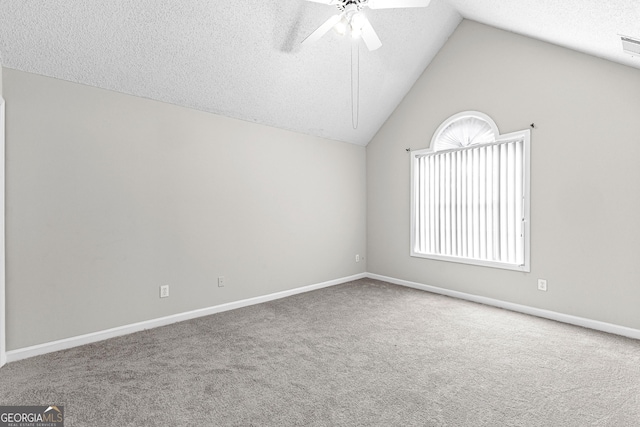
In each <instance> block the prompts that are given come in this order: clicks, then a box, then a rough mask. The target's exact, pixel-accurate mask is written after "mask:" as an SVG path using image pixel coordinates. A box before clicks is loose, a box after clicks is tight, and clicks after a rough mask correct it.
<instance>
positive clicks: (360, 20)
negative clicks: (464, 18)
mask: <svg viewBox="0 0 640 427" xmlns="http://www.w3.org/2000/svg"><path fill="white" fill-rule="evenodd" d="M307 1H312V2H315V3H322V4H326V5H330V6H336V7H337V8H338V10H339V11H340V13H339V14H337V15H334V16H332V17H331V18H329V19H328V20H327V21H325V23H324V24H322V25H321V26H320V27H318V29H317V30H315V31H314V32H313V33H311V34H310V35H309V36H308V37H307V38H306V39H304V40H303V41H302V44H303V45H307V44H310V43H313V42H315V41H317V40H319V39H320V38H321V37H322V36H324V35H325V34H326V33H327V32H328V31H329V30H330V29H331V28H335V29H336V31H337V32H338V33H340V34H344V33H346V31H347V30H348V29H349V30H351V35H352V36H353V38H359V37H362V40H363V41H364V44H365V45H366V46H367V48H368V49H369V50H376V49H378V48H379V47H380V46H382V42H381V41H380V38H379V37H378V35H377V34H376V32H375V30H374V29H373V27H372V26H371V23H370V22H369V20H368V19H367V17H366V16H365V15H364V14H363V13H362V12H361V10H362V9H364V8H369V9H400V8H407V7H427V6H428V5H429V3H430V2H431V0H307Z"/></svg>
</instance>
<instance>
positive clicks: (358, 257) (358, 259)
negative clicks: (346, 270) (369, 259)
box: [356, 254, 360, 262]
mask: <svg viewBox="0 0 640 427" xmlns="http://www.w3.org/2000/svg"><path fill="white" fill-rule="evenodd" d="M356 262H360V255H358V254H356Z"/></svg>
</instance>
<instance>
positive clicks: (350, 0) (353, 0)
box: [336, 0, 369, 12]
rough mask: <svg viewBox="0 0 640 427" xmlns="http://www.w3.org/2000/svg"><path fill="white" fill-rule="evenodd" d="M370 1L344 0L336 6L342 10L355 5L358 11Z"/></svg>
mask: <svg viewBox="0 0 640 427" xmlns="http://www.w3.org/2000/svg"><path fill="white" fill-rule="evenodd" d="M368 1H369V0H342V1H340V2H339V3H338V4H337V5H336V6H337V8H338V10H340V11H341V12H344V11H346V10H348V9H349V6H352V7H353V6H355V10H356V11H358V10H361V9H362V8H363V7H365V6H366V5H367V2H368Z"/></svg>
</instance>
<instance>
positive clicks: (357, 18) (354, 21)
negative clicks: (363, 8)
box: [351, 12, 367, 30]
mask: <svg viewBox="0 0 640 427" xmlns="http://www.w3.org/2000/svg"><path fill="white" fill-rule="evenodd" d="M366 19H367V18H365V17H364V15H363V14H362V13H360V12H357V13H354V14H353V15H352V16H351V29H352V30H362V27H364V23H365V22H366Z"/></svg>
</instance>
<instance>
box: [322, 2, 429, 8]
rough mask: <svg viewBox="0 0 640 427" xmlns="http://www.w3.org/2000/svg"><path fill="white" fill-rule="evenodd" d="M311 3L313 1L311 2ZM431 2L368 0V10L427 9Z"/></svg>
mask: <svg viewBox="0 0 640 427" xmlns="http://www.w3.org/2000/svg"><path fill="white" fill-rule="evenodd" d="M311 1H313V0H311ZM429 3H431V0H369V2H368V3H367V6H368V7H369V9H401V8H405V7H427V6H429Z"/></svg>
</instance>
